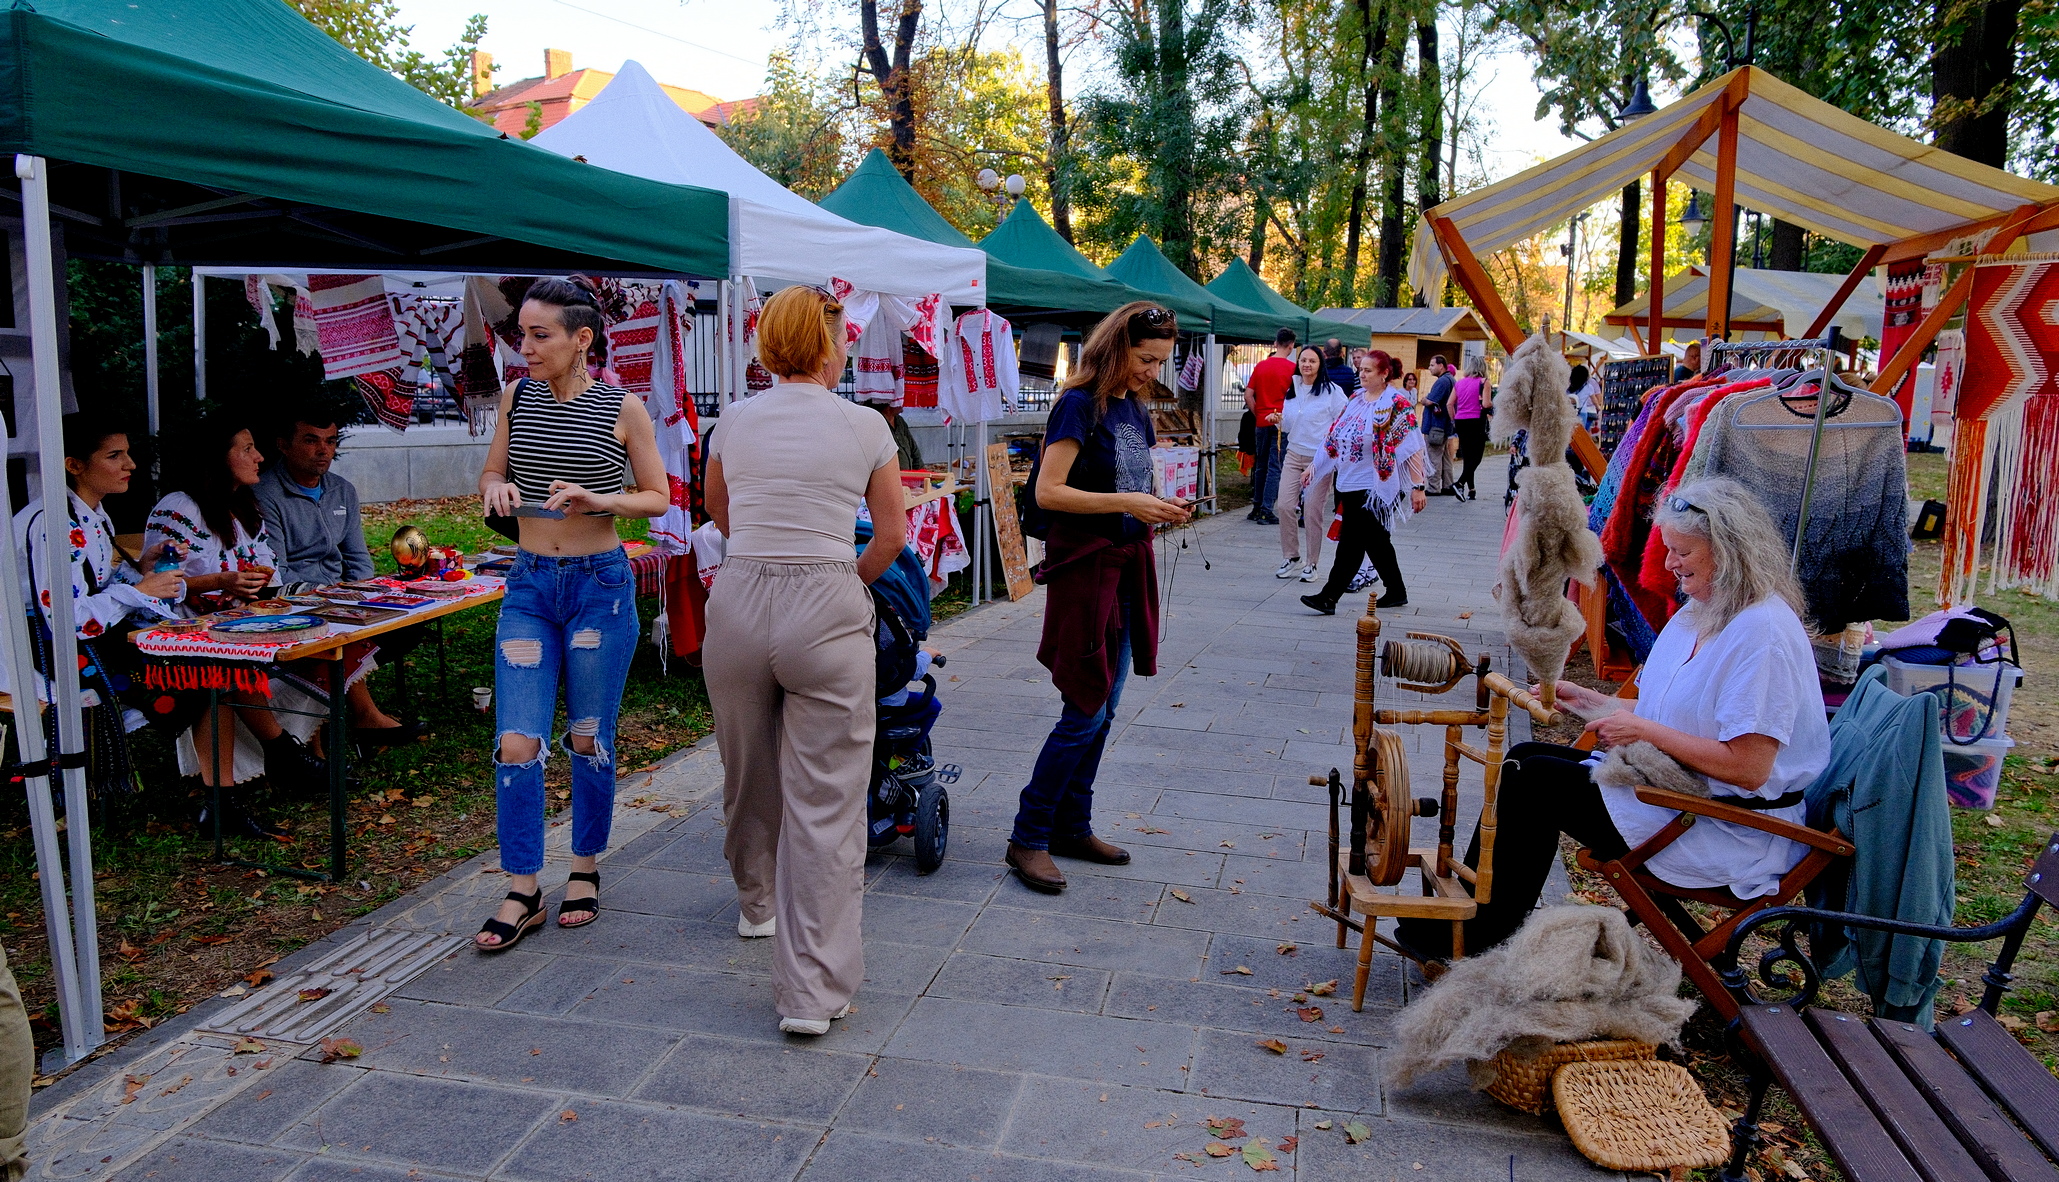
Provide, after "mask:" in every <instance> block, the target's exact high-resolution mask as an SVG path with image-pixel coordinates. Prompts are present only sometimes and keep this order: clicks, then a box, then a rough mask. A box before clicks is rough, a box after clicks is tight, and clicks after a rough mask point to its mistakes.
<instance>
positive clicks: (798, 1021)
mask: <svg viewBox="0 0 2059 1182" xmlns="http://www.w3.org/2000/svg"><path fill="white" fill-rule="evenodd" d="M850 1012H851V1007H850V1006H849V1005H848V1004H846V1005H845V1006H844V1007H843V1008H842V1009H840V1010H838V1011H837V1012H836V1013H834V1014H831V1015H830V1016H829V1017H827V1018H781V1019H780V1020H779V1032H780V1033H781V1034H807V1035H822V1034H828V1033H829V1024H830V1023H831V1022H834V1021H836V1020H837V1019H838V1018H841V1017H843V1016H844V1015H846V1014H848V1013H850Z"/></svg>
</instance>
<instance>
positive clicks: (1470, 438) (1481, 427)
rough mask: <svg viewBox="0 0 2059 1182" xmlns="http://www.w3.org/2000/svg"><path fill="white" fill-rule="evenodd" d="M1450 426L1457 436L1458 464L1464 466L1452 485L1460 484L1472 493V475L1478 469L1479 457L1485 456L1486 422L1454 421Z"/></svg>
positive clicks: (1481, 419)
mask: <svg viewBox="0 0 2059 1182" xmlns="http://www.w3.org/2000/svg"><path fill="white" fill-rule="evenodd" d="M1452 425H1453V427H1454V428H1456V433H1457V435H1458V458H1459V463H1460V464H1462V465H1464V467H1462V468H1461V469H1460V470H1459V474H1458V480H1456V481H1455V482H1454V483H1456V484H1462V485H1464V486H1465V488H1466V491H1467V492H1472V491H1473V473H1474V472H1475V471H1477V470H1478V469H1479V467H1480V457H1481V456H1484V455H1486V454H1487V420H1486V419H1484V418H1479V419H1454V420H1453V421H1452Z"/></svg>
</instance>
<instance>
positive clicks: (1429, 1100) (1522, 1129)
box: [1382, 1067, 1563, 1137]
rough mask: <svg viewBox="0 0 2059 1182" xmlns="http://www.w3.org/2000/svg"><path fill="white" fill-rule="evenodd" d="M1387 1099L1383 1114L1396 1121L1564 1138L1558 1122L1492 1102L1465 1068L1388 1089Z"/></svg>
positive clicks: (1452, 1069)
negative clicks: (1478, 1089) (1477, 1087)
mask: <svg viewBox="0 0 2059 1182" xmlns="http://www.w3.org/2000/svg"><path fill="white" fill-rule="evenodd" d="M1384 1099H1385V1107H1384V1108H1383V1109H1382V1112H1383V1113H1384V1114H1385V1115H1386V1116H1389V1117H1392V1118H1394V1119H1396V1120H1404V1119H1406V1120H1418V1121H1426V1122H1430V1123H1434V1124H1444V1125H1463V1126H1465V1127H1466V1128H1469V1129H1498V1130H1500V1131H1502V1132H1506V1133H1514V1134H1517V1135H1521V1136H1531V1137H1536V1136H1561V1137H1562V1136H1563V1133H1561V1132H1560V1131H1559V1128H1558V1124H1557V1121H1556V1120H1555V1119H1554V1120H1552V1121H1545V1120H1541V1119H1539V1118H1537V1117H1534V1116H1529V1115H1527V1114H1525V1113H1521V1112H1517V1111H1515V1110H1514V1109H1511V1108H1507V1107H1504V1106H1503V1105H1501V1104H1499V1103H1497V1102H1496V1101H1494V1100H1492V1099H1489V1098H1488V1096H1487V1094H1486V1093H1485V1092H1476V1091H1474V1090H1473V1088H1472V1083H1471V1081H1470V1080H1469V1079H1468V1078H1467V1075H1466V1072H1465V1069H1464V1068H1462V1067H1452V1068H1448V1069H1446V1070H1444V1071H1440V1072H1437V1073H1435V1074H1433V1075H1426V1076H1423V1077H1422V1078H1420V1079H1418V1080H1416V1081H1415V1082H1414V1083H1413V1084H1410V1085H1409V1086H1408V1087H1406V1088H1402V1089H1398V1090H1397V1089H1391V1088H1390V1089H1385V1090H1384Z"/></svg>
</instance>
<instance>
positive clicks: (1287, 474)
mask: <svg viewBox="0 0 2059 1182" xmlns="http://www.w3.org/2000/svg"><path fill="white" fill-rule="evenodd" d="M1314 465H1315V457H1314V456H1305V455H1302V454H1301V453H1300V452H1297V451H1293V450H1291V449H1290V450H1289V451H1288V452H1287V462H1286V464H1285V465H1284V466H1283V467H1282V468H1281V469H1280V496H1279V499H1278V500H1276V501H1274V502H1273V516H1275V517H1278V518H1279V519H1280V557H1281V558H1299V559H1301V565H1303V566H1321V565H1322V564H1323V538H1324V537H1325V536H1327V535H1328V533H1329V531H1330V515H1331V513H1332V512H1334V510H1335V506H1333V505H1331V504H1330V483H1331V482H1330V478H1329V477H1327V476H1325V477H1323V478H1322V479H1321V480H1319V481H1316V482H1315V483H1313V484H1311V485H1309V487H1308V511H1307V512H1306V513H1304V514H1302V518H1303V520H1302V521H1301V522H1300V523H1299V524H1296V523H1295V520H1294V511H1295V507H1296V506H1298V505H1300V504H1301V502H1302V495H1301V492H1302V490H1301V474H1302V473H1304V472H1306V471H1308V470H1309V468H1311V467H1313V466H1314Z"/></svg>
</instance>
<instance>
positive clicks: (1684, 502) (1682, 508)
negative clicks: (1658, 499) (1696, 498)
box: [1666, 497, 1709, 517]
mask: <svg viewBox="0 0 2059 1182" xmlns="http://www.w3.org/2000/svg"><path fill="white" fill-rule="evenodd" d="M1666 507H1667V508H1668V509H1671V510H1672V511H1673V512H1675V513H1699V514H1701V515H1702V516H1704V517H1707V516H1708V515H1709V511H1708V510H1707V509H1704V508H1702V507H1701V506H1700V505H1697V504H1695V503H1694V502H1693V501H1690V500H1688V499H1687V498H1686V497H1668V498H1666Z"/></svg>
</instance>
